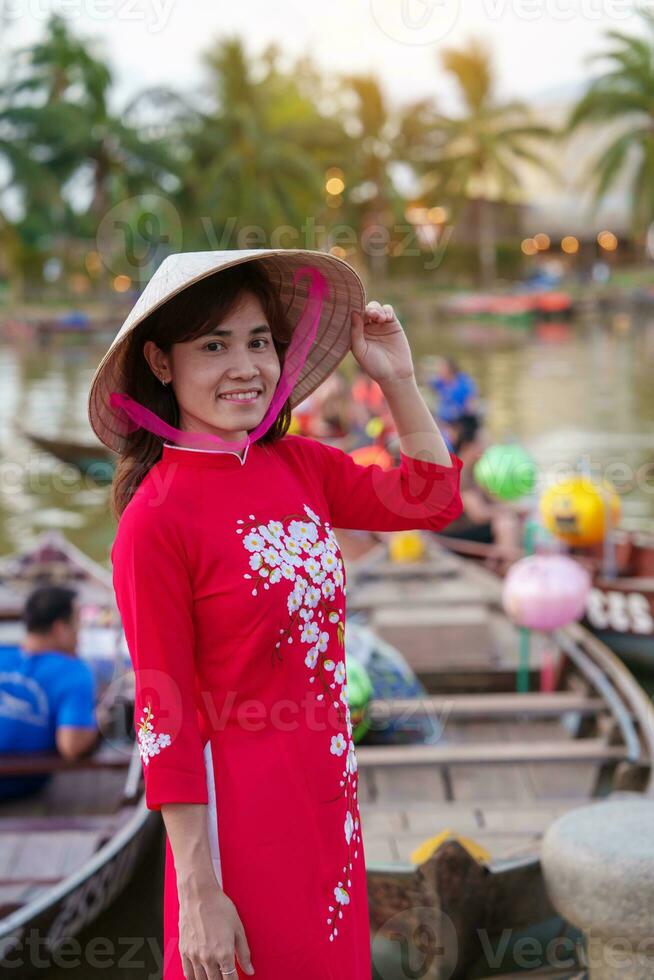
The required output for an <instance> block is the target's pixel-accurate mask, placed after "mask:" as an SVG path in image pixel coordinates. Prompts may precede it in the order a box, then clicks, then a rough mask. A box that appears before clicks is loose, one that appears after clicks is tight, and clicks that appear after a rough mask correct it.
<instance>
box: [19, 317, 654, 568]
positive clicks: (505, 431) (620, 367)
mask: <svg viewBox="0 0 654 980" xmlns="http://www.w3.org/2000/svg"><path fill="white" fill-rule="evenodd" d="M405 326H406V329H407V332H408V333H409V335H410V339H411V345H412V350H413V353H414V360H415V362H416V364H417V365H418V373H419V377H420V378H421V380H422V378H423V377H424V376H425V374H424V371H423V369H422V367H421V365H422V364H423V363H425V359H427V363H428V359H429V357H430V356H433V355H435V354H438V353H445V354H450V355H454V356H457V357H458V358H459V360H460V363H461V366H462V367H463V368H464V369H465V370H467V371H469V372H470V373H471V374H472V375H473V377H474V378H475V380H476V381H477V383H478V385H479V389H480V394H481V397H482V400H483V403H484V407H485V412H486V425H487V431H488V434H489V436H490V437H491V438H492V439H493V440H503V439H511V440H513V439H518V440H520V441H521V442H523V443H524V445H525V446H526V447H527V448H528V449H529V450H530V451H531V452H532V453H533V455H534V457H535V459H536V462H537V463H538V464H539V467H540V469H541V472H542V473H543V474H545V473H550V472H556V473H559V472H560V471H561V470H562V469H563V468H565V467H574V466H576V465H577V464H578V463H579V462H580V461H583V463H584V465H586V466H589V467H590V468H591V472H593V473H594V474H596V475H598V476H599V475H602V476H605V477H608V478H610V479H613V481H614V482H615V483H617V484H618V485H619V486H620V487H621V488H624V487H625V486H627V485H630V484H634V486H633V488H632V489H630V490H629V492H626V493H621V500H622V506H623V517H622V524H623V525H624V526H627V527H634V528H636V527H654V477H652V476H651V475H650V476H649V478H648V477H647V473H646V471H645V470H644V467H645V465H646V464H647V463H648V462H650V461H652V460H654V384H653V383H652V365H653V364H654V318H653V319H644V318H643V319H640V320H638V319H633V320H628V321H626V323H625V318H624V317H622V318H619V319H618V318H616V319H614V320H613V321H611V320H606V321H605V322H592V323H584V324H583V325H582V324H572V325H568V324H566V323H560V324H552V323H550V324H541V325H540V326H538V327H536V328H535V329H533V330H531V331H526V330H525V329H523V328H518V327H505V326H496V325H492V324H482V323H472V322H468V323H461V324H458V325H456V326H437V325H432V324H431V323H430V322H428V321H427V319H426V317H422V318H420V319H419V320H418V319H414V322H413V323H408V322H407V321H406V320H405ZM108 342H109V338H108V337H106V336H105V337H102V338H98V339H97V340H92V339H90V338H87V337H79V336H72V335H68V336H66V335H60V336H57V337H53V338H52V339H51V341H50V342H49V343H48V344H47V345H39V344H36V343H34V342H32V343H25V344H22V345H17V344H16V343H12V344H9V343H7V342H5V343H4V344H0V551H1V552H6V551H8V550H13V549H14V548H17V547H19V546H20V545H21V543H23V542H25V541H29V540H30V539H31V537H32V536H33V535H34V534H35V533H36V532H38V531H39V530H40V529H42V528H47V527H56V528H59V529H61V530H62V531H63V532H64V533H66V534H67V535H68V536H69V537H70V539H71V540H72V541H73V542H74V543H75V544H76V545H78V546H79V547H81V548H83V549H84V550H85V551H86V552H87V553H88V554H89V555H91V557H93V558H95V559H96V560H99V561H102V562H105V563H106V562H107V558H108V548H109V546H110V543H111V541H112V538H113V534H114V530H115V525H114V522H113V519H112V517H111V516H110V514H109V511H108V507H107V502H108V496H109V491H108V488H107V487H106V486H105V487H100V486H97V485H96V484H95V483H94V482H93V481H92V480H91V479H89V478H85V477H83V476H80V475H79V474H78V473H77V472H76V471H75V470H74V469H72V468H71V467H69V466H67V465H66V464H63V463H60V462H57V461H56V460H55V459H53V458H52V457H51V456H49V455H48V454H47V453H45V452H43V451H41V450H38V449H35V448H34V447H33V446H32V444H31V443H30V442H29V441H28V440H27V439H26V438H25V437H24V436H22V435H21V434H20V432H19V426H22V427H23V428H25V429H27V430H34V431H36V432H39V433H40V434H42V435H45V436H50V437H57V438H68V439H80V440H85V439H89V438H90V437H91V436H92V433H91V431H90V428H89V426H88V422H87V419H86V399H87V392H88V386H89V381H90V379H91V376H92V374H93V370H94V368H95V366H96V365H97V364H98V362H99V361H100V359H101V357H102V355H103V353H104V351H105V350H106V347H107V345H108ZM639 471H640V472H639ZM543 478H544V477H543Z"/></svg>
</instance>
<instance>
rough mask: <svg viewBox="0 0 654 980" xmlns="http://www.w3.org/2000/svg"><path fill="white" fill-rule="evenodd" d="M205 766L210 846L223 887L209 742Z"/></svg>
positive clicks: (213, 861)
mask: <svg viewBox="0 0 654 980" xmlns="http://www.w3.org/2000/svg"><path fill="white" fill-rule="evenodd" d="M204 766H205V770H206V774H207V791H208V796H209V805H208V807H207V824H208V826H207V830H208V832H209V845H210V847H211V863H212V864H213V870H214V872H215V875H216V878H217V879H218V882H219V884H220V887H221V888H222V886H223V874H222V869H221V866H220V848H219V847H218V810H217V808H216V782H215V779H214V773H213V756H212V753H211V742H207V744H206V745H205V747H204Z"/></svg>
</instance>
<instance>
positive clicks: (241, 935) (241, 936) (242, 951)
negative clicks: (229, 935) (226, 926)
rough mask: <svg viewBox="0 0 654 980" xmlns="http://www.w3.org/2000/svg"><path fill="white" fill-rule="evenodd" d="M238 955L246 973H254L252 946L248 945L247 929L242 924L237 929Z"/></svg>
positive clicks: (233, 979)
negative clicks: (251, 956)
mask: <svg viewBox="0 0 654 980" xmlns="http://www.w3.org/2000/svg"><path fill="white" fill-rule="evenodd" d="M236 955H237V957H238V962H239V963H240V965H241V967H242V968H243V970H245V972H246V973H254V967H253V966H252V960H251V958H250V947H249V946H248V941H247V939H246V938H245V930H244V929H243V927H242V926H241V927H240V928H237V930H236ZM228 980H229V978H228ZM231 980H236V977H232V978H231Z"/></svg>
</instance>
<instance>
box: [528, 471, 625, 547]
mask: <svg viewBox="0 0 654 980" xmlns="http://www.w3.org/2000/svg"><path fill="white" fill-rule="evenodd" d="M620 511H621V508H620V498H619V497H618V495H617V493H616V492H615V487H614V486H613V485H612V484H611V483H609V482H608V481H607V480H602V482H601V484H598V483H596V482H594V481H592V480H590V479H589V478H588V477H585V476H575V477H573V478H572V479H569V480H564V481H562V482H561V483H557V484H556V485H555V486H553V487H550V488H549V490H546V491H545V493H544V494H543V495H542V497H541V499H540V513H541V517H542V519H543V523H544V525H545V527H546V528H547V530H548V531H550V532H551V533H552V534H553V535H554V536H555V537H557V538H560V539H561V540H562V541H565V542H566V543H567V544H569V545H571V546H572V547H573V548H584V547H589V546H590V545H594V544H599V542H601V541H603V540H604V537H605V535H606V532H607V530H609V528H610V527H615V526H616V524H617V523H618V521H619V519H620Z"/></svg>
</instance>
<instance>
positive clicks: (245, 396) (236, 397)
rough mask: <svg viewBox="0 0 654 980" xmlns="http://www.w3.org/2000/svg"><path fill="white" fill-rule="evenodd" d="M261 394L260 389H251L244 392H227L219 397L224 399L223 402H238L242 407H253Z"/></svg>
mask: <svg viewBox="0 0 654 980" xmlns="http://www.w3.org/2000/svg"><path fill="white" fill-rule="evenodd" d="M260 394H261V392H260V391H259V389H258V388H251V389H249V390H244V391H234V392H231V391H230V392H225V393H224V394H222V395H219V396H218V397H219V398H222V399H223V401H228V402H236V403H240V404H242V405H252V404H253V403H254V402H255V401H256V400H257V398H258V397H259V395H260Z"/></svg>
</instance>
